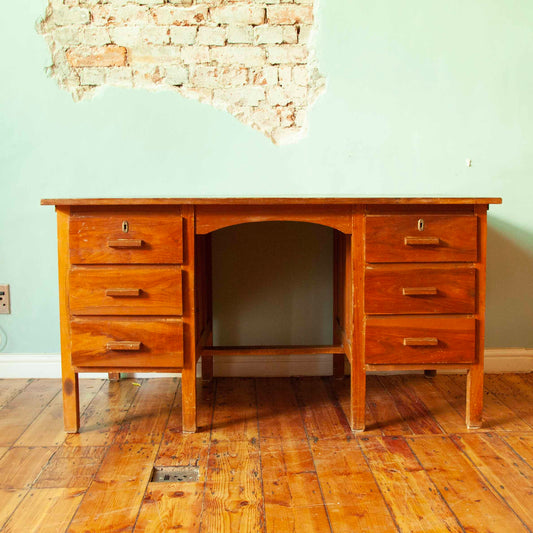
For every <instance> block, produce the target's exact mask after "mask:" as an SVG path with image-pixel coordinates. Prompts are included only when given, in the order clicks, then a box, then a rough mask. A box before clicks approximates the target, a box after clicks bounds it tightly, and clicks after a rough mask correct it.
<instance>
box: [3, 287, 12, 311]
mask: <svg viewBox="0 0 533 533" xmlns="http://www.w3.org/2000/svg"><path fill="white" fill-rule="evenodd" d="M10 313H11V305H10V303H9V285H0V315H9V314H10Z"/></svg>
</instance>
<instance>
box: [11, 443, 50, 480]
mask: <svg viewBox="0 0 533 533" xmlns="http://www.w3.org/2000/svg"><path fill="white" fill-rule="evenodd" d="M55 451H56V448H54V447H51V446H47V447H37V446H35V447H25V446H21V447H16V448H15V447H12V448H10V449H9V451H7V452H6V453H5V454H4V455H3V457H2V459H0V489H29V488H30V487H31V486H32V484H33V483H34V482H35V480H36V479H37V477H38V476H39V473H40V472H41V470H42V469H43V467H44V466H45V465H46V463H48V461H49V460H50V457H52V455H53V454H54V452H55Z"/></svg>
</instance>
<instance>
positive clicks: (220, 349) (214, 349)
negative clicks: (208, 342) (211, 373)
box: [200, 344, 344, 357]
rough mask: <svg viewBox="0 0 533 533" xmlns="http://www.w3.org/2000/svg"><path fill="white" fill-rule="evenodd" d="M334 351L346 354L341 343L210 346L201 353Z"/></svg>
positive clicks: (313, 352) (286, 353)
mask: <svg viewBox="0 0 533 533" xmlns="http://www.w3.org/2000/svg"><path fill="white" fill-rule="evenodd" d="M321 353H333V354H344V349H343V347H342V346H340V345H328V346H320V345H309V346H299V345H297V344H296V345H290V346H265V345H261V346H208V347H206V348H202V349H201V352H200V355H201V356H202V357H203V356H204V355H207V356H210V355H211V356H212V355H257V356H261V355H295V354H301V355H305V354H321Z"/></svg>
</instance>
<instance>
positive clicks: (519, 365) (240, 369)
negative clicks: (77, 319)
mask: <svg viewBox="0 0 533 533" xmlns="http://www.w3.org/2000/svg"><path fill="white" fill-rule="evenodd" d="M485 372H486V373H489V374H490V373H500V372H533V348H487V349H486V350H485ZM331 373H332V360H331V356H329V355H313V356H306V355H279V356H251V357H244V356H235V357H231V356H224V357H219V358H218V360H216V358H215V365H214V374H215V376H221V377H253V376H263V377H287V376H327V375H331ZM133 376H134V377H138V378H142V377H169V376H179V374H161V373H136V374H133ZM59 377H61V357H60V355H59V354H0V378H11V379H13V378H59ZM105 377H107V374H104V373H81V374H80V378H105Z"/></svg>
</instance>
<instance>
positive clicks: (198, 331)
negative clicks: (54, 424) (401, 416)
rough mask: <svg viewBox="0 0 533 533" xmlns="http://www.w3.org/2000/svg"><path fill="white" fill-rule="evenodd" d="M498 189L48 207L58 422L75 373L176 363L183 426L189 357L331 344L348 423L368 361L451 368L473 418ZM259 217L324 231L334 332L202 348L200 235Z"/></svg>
mask: <svg viewBox="0 0 533 533" xmlns="http://www.w3.org/2000/svg"><path fill="white" fill-rule="evenodd" d="M500 203H501V199H500V198H304V197H298V198H152V199H150V198H100V199H80V198H76V199H53V200H42V202H41V204H42V205H55V208H56V213H57V235H58V252H59V253H58V257H59V302H60V325H61V365H62V379H63V406H64V422H65V430H66V431H68V432H77V431H78V429H79V390H78V373H79V372H95V371H103V372H120V371H122V372H136V371H138V372H141V371H142V372H150V371H153V372H176V371H179V372H181V374H182V405H183V430H184V431H186V432H194V431H196V363H197V361H198V360H199V359H201V363H202V378H203V379H204V380H209V379H211V378H212V376H213V357H215V356H217V357H223V356H225V355H254V354H260V355H278V354H319V353H320V354H324V353H325V354H332V357H333V372H334V375H335V376H336V377H338V378H342V377H343V375H344V359H345V356H346V358H347V359H348V361H349V363H350V366H351V376H350V380H351V400H350V403H351V414H350V424H351V427H352V429H353V430H355V431H362V430H364V427H365V419H364V414H365V386H366V373H367V371H369V370H424V371H427V373H428V374H430V373H432V372H434V371H436V370H439V369H449V368H454V369H464V370H465V371H467V373H468V379H467V395H466V396H467V400H466V403H467V405H466V424H467V426H468V427H470V428H476V427H480V426H481V417H482V405H483V350H484V330H485V268H486V228H487V210H488V207H489V204H500ZM265 221H294V222H309V223H314V224H320V225H323V226H328V227H330V228H332V230H333V232H334V246H333V260H334V276H333V287H332V290H333V294H334V298H333V300H334V309H333V320H334V327H333V337H332V339H331V344H328V345H320V346H319V345H316V346H214V345H213V320H212V290H211V277H212V276H211V234H212V233H213V232H214V231H216V230H218V229H221V228H225V227H228V226H232V225H236V224H242V223H248V222H265Z"/></svg>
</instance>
